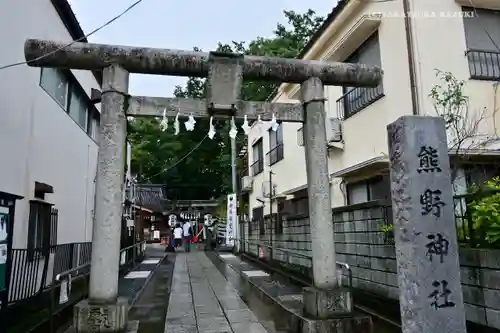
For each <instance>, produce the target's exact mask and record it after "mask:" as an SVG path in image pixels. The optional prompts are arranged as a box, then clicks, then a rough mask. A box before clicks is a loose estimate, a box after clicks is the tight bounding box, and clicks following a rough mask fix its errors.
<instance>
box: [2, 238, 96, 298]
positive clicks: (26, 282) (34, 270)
mask: <svg viewBox="0 0 500 333" xmlns="http://www.w3.org/2000/svg"><path fill="white" fill-rule="evenodd" d="M90 256H91V243H90V242H86V243H68V244H59V245H53V246H51V247H50V248H49V249H42V248H36V249H12V266H11V278H10V285H9V293H8V295H9V298H8V300H9V303H13V302H17V301H23V300H27V299H30V298H32V297H34V296H37V295H38V294H40V293H41V292H42V291H43V289H44V288H45V287H47V285H48V283H49V282H50V280H51V278H52V276H55V275H57V274H59V273H61V272H64V271H67V270H69V269H71V268H73V267H76V266H79V265H83V264H87V263H90Z"/></svg>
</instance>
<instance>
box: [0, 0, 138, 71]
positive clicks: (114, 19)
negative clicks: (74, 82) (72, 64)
mask: <svg viewBox="0 0 500 333" xmlns="http://www.w3.org/2000/svg"><path fill="white" fill-rule="evenodd" d="M142 1H143V0H137V1H136V2H134V3H133V4H131V5H130V6H128V7H127V8H126V9H125V10H124V11H122V12H121V13H120V14H118V15H117V16H115V17H113V18H112V19H111V20H109V21H107V22H106V23H104V24H103V25H101V26H100V27H98V28H97V29H94V30H93V31H91V32H90V33H88V34H86V35H85V36H83V37H80V38H78V39H76V40H74V41H71V42H70V43H68V44H66V45H64V46H63V47H60V48H58V49H57V50H54V51H52V52H49V53H47V54H44V55H42V56H39V57H37V58H35V59H31V60H28V61H19V62H16V63H13V64H10V65H4V66H1V67H0V70H3V69H7V68H11V67H17V66H20V65H27V64H29V63H31V62H35V61H39V60H41V59H43V58H46V57H49V56H51V55H53V54H55V53H57V52H59V51H61V50H64V49H65V48H67V47H69V46H71V45H73V44H75V43H77V42H80V41H82V40H84V39H87V38H88V37H90V36H92V35H93V34H95V33H96V32H98V31H100V30H102V29H104V28H105V27H107V26H108V25H110V24H111V23H113V22H115V21H116V20H118V19H120V18H121V17H122V16H123V15H125V14H126V13H127V12H129V11H130V10H131V9H132V8H134V7H135V6H137V5H138V4H140V3H141V2H142Z"/></svg>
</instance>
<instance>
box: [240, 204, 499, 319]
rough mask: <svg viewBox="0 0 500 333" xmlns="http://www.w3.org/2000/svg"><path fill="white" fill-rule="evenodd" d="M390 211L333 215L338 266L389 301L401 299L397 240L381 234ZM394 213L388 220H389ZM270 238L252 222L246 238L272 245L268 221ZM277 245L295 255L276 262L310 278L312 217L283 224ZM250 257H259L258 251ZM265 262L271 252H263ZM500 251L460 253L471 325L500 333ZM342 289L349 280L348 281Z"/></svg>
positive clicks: (378, 208)
mask: <svg viewBox="0 0 500 333" xmlns="http://www.w3.org/2000/svg"><path fill="white" fill-rule="evenodd" d="M389 213H391V207H390V206H388V205H387V203H386V202H381V201H374V202H369V203H363V204H357V205H352V206H347V207H342V208H336V209H334V210H333V220H334V231H335V249H336V255H337V257H336V258H337V261H338V262H345V263H348V264H349V265H350V266H351V269H352V274H353V280H352V282H353V287H354V288H356V289H359V290H362V291H367V292H371V293H374V294H377V295H380V296H382V297H386V298H388V299H393V300H398V299H399V288H398V280H397V268H396V252H395V247H394V242H393V239H392V237H391V236H390V235H388V234H386V233H384V232H382V228H383V227H384V226H385V225H386V224H387V223H390V218H391V216H390V214H389ZM388 214H389V215H388ZM266 221H267V222H266V223H265V234H264V235H260V232H259V222H253V223H252V227H253V228H252V232H251V233H250V234H249V233H248V226H246V227H247V228H246V230H245V235H247V236H246V237H247V239H248V240H249V241H250V242H254V243H264V244H269V243H270V234H271V233H270V228H269V225H270V223H269V219H267V220H266ZM272 238H273V242H272V244H273V245H274V246H275V247H278V248H284V249H290V250H292V253H297V254H299V255H298V256H295V255H293V254H288V255H286V254H285V253H284V252H279V251H276V250H275V253H274V255H273V259H274V260H276V261H280V262H281V263H282V264H284V266H286V267H288V268H290V269H292V270H296V271H298V272H299V273H301V274H303V275H306V276H307V275H309V276H310V274H311V261H310V260H309V259H305V258H302V255H306V256H311V251H310V248H311V247H310V246H311V244H310V234H309V219H308V217H307V216H299V217H295V218H289V219H288V221H284V222H283V234H282V235H273V236H272ZM246 252H248V253H251V254H253V255H255V256H258V254H259V250H258V247H257V246H251V247H249V248H247V250H246ZM264 255H265V259H266V260H269V259H270V252H269V251H268V250H267V248H266V250H265V251H264ZM499 258H500V250H487V249H466V248H460V264H461V279H462V288H463V294H464V301H465V307H466V315H467V320H469V321H472V322H474V323H477V324H480V325H485V326H490V327H494V328H497V329H500V320H499V318H500V259H499ZM342 283H343V284H346V283H347V276H346V275H344V276H343V281H342Z"/></svg>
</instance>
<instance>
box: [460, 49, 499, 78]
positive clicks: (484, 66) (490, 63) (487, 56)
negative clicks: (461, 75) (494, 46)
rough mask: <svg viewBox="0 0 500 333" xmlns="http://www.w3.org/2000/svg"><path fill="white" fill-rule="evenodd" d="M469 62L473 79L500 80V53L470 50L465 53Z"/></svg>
mask: <svg viewBox="0 0 500 333" xmlns="http://www.w3.org/2000/svg"><path fill="white" fill-rule="evenodd" d="M465 55H466V56H467V60H468V61H469V73H470V77H471V79H474V80H485V81H497V80H500V52H499V51H485V50H476V49H469V50H467V51H466V52H465Z"/></svg>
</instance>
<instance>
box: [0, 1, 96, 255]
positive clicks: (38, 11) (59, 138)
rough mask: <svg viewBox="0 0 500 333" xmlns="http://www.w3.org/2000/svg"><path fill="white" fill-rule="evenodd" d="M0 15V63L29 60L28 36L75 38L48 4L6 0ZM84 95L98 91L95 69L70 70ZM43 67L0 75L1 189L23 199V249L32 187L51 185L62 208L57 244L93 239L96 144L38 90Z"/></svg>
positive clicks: (18, 235) (17, 234)
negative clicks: (1, 44) (26, 54)
mask: <svg viewBox="0 0 500 333" xmlns="http://www.w3.org/2000/svg"><path fill="white" fill-rule="evenodd" d="M4 7H5V8H3V9H2V11H0V40H2V41H3V42H4V44H5V45H8V46H7V47H5V48H3V50H2V56H1V57H0V63H1V65H6V64H10V63H15V62H19V61H22V60H24V53H23V46H24V41H25V39H26V38H29V37H32V38H45V39H55V40H61V41H71V40H72V38H71V36H70V34H69V33H68V32H67V30H66V27H65V26H64V24H63V22H62V21H61V19H60V17H59V16H58V14H57V12H56V10H55V9H54V7H53V6H52V4H51V3H50V1H49V0H41V1H31V0H17V1H9V5H7V6H4ZM73 74H74V75H75V76H76V78H77V79H78V81H79V82H80V84H81V86H82V87H83V88H84V90H85V92H86V93H87V94H88V95H90V89H91V88H99V86H98V83H97V82H96V80H95V78H94V77H93V76H92V74H91V73H90V72H86V71H73ZM39 81H40V69H39V68H31V67H28V66H26V65H21V66H17V67H13V68H8V69H3V70H1V71H0V101H1V103H2V110H1V112H0V156H1V161H2V163H0V191H4V192H9V193H13V194H16V195H20V196H23V197H24V198H25V199H24V200H22V201H18V203H17V205H16V216H15V226H14V244H13V245H14V247H15V248H24V247H25V246H26V242H27V232H28V213H29V208H28V201H29V200H30V199H32V198H33V189H34V182H35V181H39V182H43V183H47V184H50V185H52V186H53V187H54V191H55V193H54V194H53V195H48V196H47V201H50V202H51V203H53V204H54V205H55V207H57V208H58V209H59V229H58V242H59V243H68V242H78V241H89V240H90V239H91V236H92V211H93V207H94V178H95V175H96V166H97V152H98V146H97V144H96V143H95V142H94V141H93V140H92V139H91V138H90V137H89V136H88V135H87V134H86V133H85V132H84V131H83V130H82V129H81V128H80V127H79V126H78V125H77V124H76V123H75V122H74V121H73V119H72V118H70V117H69V115H68V114H67V113H66V112H65V111H64V110H63V109H62V108H61V107H59V105H58V104H57V103H56V102H55V101H54V100H53V99H52V98H51V97H50V96H49V95H48V94H47V93H46V92H45V91H44V90H43V89H42V88H41V87H40V86H39Z"/></svg>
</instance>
